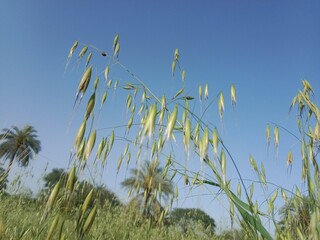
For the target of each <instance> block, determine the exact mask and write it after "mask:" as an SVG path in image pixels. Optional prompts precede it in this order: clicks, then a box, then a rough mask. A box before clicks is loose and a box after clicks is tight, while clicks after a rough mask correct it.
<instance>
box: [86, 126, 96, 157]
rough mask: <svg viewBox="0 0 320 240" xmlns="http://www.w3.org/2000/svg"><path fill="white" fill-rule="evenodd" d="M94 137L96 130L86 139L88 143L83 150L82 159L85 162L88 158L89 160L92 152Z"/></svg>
mask: <svg viewBox="0 0 320 240" xmlns="http://www.w3.org/2000/svg"><path fill="white" fill-rule="evenodd" d="M96 136H97V130H94V131H93V132H92V133H91V135H90V137H89V139H88V143H87V145H86V148H85V150H84V159H85V160H88V158H89V156H90V154H91V152H92V149H93V147H94V144H95V142H96Z"/></svg>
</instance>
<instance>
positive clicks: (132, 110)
mask: <svg viewBox="0 0 320 240" xmlns="http://www.w3.org/2000/svg"><path fill="white" fill-rule="evenodd" d="M135 111H136V105H135V104H134V105H133V106H132V108H131V113H132V114H134V112H135Z"/></svg>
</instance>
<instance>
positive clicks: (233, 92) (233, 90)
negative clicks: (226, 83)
mask: <svg viewBox="0 0 320 240" xmlns="http://www.w3.org/2000/svg"><path fill="white" fill-rule="evenodd" d="M231 103H232V106H233V107H235V106H236V104H237V95H236V88H235V86H234V84H232V85H231Z"/></svg>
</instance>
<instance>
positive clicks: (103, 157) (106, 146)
mask: <svg viewBox="0 0 320 240" xmlns="http://www.w3.org/2000/svg"><path fill="white" fill-rule="evenodd" d="M108 151H109V144H108V143H107V142H106V145H105V148H104V151H103V153H102V165H105V163H106V160H107V155H108Z"/></svg>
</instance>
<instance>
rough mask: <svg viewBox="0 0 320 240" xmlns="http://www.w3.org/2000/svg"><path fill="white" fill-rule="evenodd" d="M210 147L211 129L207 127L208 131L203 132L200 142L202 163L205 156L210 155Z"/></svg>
mask: <svg viewBox="0 0 320 240" xmlns="http://www.w3.org/2000/svg"><path fill="white" fill-rule="evenodd" d="M208 146H209V129H208V127H206V129H205V130H204V132H203V135H202V139H201V142H200V147H199V148H200V149H199V150H200V160H201V161H202V160H203V159H204V158H205V156H206V155H207V153H208Z"/></svg>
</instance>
